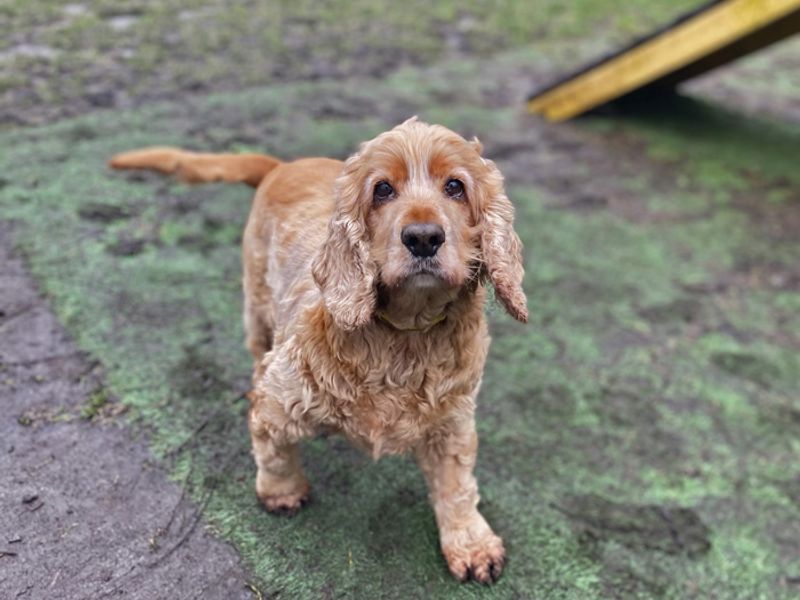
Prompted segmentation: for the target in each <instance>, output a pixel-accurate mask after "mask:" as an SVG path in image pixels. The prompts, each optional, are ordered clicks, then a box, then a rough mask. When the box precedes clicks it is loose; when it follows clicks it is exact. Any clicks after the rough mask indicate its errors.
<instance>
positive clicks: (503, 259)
mask: <svg viewBox="0 0 800 600" xmlns="http://www.w3.org/2000/svg"><path fill="white" fill-rule="evenodd" d="M473 144H477V146H478V147H480V143H479V142H478V141H477V140H475V141H474V142H473ZM483 161H484V164H485V166H486V169H487V173H486V176H485V178H484V181H483V182H482V186H481V187H482V188H483V195H484V197H483V202H482V205H483V206H482V210H481V211H480V214H479V218H478V220H479V222H480V223H482V231H481V250H482V252H483V262H484V265H485V270H486V272H487V274H488V276H489V279H490V280H491V282H492V285H493V286H494V291H495V295H496V296H497V298H498V299H499V300H500V302H502V303H503V306H505V308H506V310H507V311H508V313H509V314H510V315H511V316H512V317H514V318H515V319H516V320H517V321H521V322H523V323H526V322H527V321H528V302H527V299H526V298H525V292H524V291H523V289H522V277H523V275H524V274H525V272H524V270H523V268H522V242H520V240H519V236H517V233H516V232H515V231H514V206H513V205H512V204H511V202H510V201H509V199H508V197H507V196H506V192H505V189H504V188H503V176H502V175H501V174H500V170H499V169H498V168H497V167H496V166H495V164H494V163H493V162H492V161H490V160H486V159H483Z"/></svg>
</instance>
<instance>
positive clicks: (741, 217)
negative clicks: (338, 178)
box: [0, 49, 800, 598]
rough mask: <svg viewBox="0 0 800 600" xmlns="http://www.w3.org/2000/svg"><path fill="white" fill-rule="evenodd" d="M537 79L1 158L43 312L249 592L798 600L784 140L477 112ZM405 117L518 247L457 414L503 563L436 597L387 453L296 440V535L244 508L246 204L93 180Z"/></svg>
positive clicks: (703, 115) (773, 134) (213, 122)
mask: <svg viewBox="0 0 800 600" xmlns="http://www.w3.org/2000/svg"><path fill="white" fill-rule="evenodd" d="M542 60H544V59H543V57H542V55H541V54H540V51H539V50H538V49H537V50H533V49H531V50H526V49H522V50H519V51H515V52H511V53H506V54H502V55H498V56H496V57H495V58H494V59H492V61H491V62H488V61H484V62H480V61H476V60H459V61H451V62H443V63H440V64H438V65H435V66H432V67H428V68H425V69H419V68H415V69H411V68H409V69H406V70H403V71H400V72H398V73H395V74H393V75H391V76H390V77H387V78H386V79H385V80H384V81H381V82H378V81H375V80H372V79H370V80H364V79H346V80H343V81H340V82H317V83H295V84H290V85H281V86H277V85H273V86H270V87H269V88H256V89H253V90H250V91H247V92H240V93H238V92H237V93H228V94H218V95H214V96H211V97H208V98H199V97H187V98H183V99H181V101H179V102H172V103H165V104H160V105H157V106H154V107H149V108H146V109H142V110H139V111H135V112H124V113H117V112H98V113H95V114H92V115H89V116H85V117H81V118H78V119H74V120H70V121H64V122H61V123H58V124H55V125H50V126H46V127H41V128H35V129H25V130H16V131H10V132H8V133H5V134H3V136H2V137H0V147H2V148H3V152H2V153H0V173H1V174H2V175H1V177H2V182H0V211H1V214H2V216H3V218H6V219H11V220H13V221H14V222H15V223H16V239H17V242H18V243H19V245H20V247H21V248H22V249H23V250H24V252H25V253H26V255H27V257H28V260H29V264H30V268H31V269H32V271H33V272H34V274H35V275H36V276H37V278H38V280H39V281H40V284H41V286H42V289H43V290H44V292H45V293H46V294H47V295H48V296H49V297H50V298H52V302H53V304H54V306H55V308H56V311H57V313H58V314H59V316H60V318H61V319H62V321H63V322H64V323H65V325H66V326H67V327H68V329H69V330H70V332H71V333H72V334H73V335H74V336H75V337H76V339H77V342H78V344H79V345H80V346H81V348H83V349H84V350H86V351H88V352H90V353H91V354H92V356H94V357H96V358H98V359H99V360H100V361H101V363H102V365H103V366H104V368H105V370H106V381H107V388H108V390H109V393H111V394H113V395H114V396H116V397H119V398H120V400H121V402H123V403H124V404H125V405H127V406H129V407H130V411H129V414H130V415H131V416H132V419H133V420H134V421H135V422H136V423H137V424H138V425H140V426H141V427H142V430H143V431H147V432H148V436H149V440H150V443H151V445H152V448H153V451H154V453H155V454H156V455H157V456H158V457H160V459H161V460H162V461H163V462H164V464H166V465H168V466H169V467H170V468H172V469H173V473H174V476H175V478H176V479H178V480H180V481H182V482H184V485H186V486H187V487H188V488H189V489H190V491H191V493H192V495H193V496H194V497H195V499H196V500H198V501H199V502H201V503H202V505H203V506H204V508H205V516H206V519H207V521H208V523H210V526H211V527H212V528H213V529H214V530H216V531H217V532H219V533H220V534H221V535H222V536H223V537H225V538H226V539H229V540H231V541H232V542H233V543H234V544H235V546H236V547H237V549H238V550H239V551H240V552H241V553H242V555H243V556H244V558H245V559H246V560H247V562H248V563H249V564H250V565H251V566H252V568H253V570H254V573H255V574H256V576H257V577H258V579H259V581H258V582H257V585H258V587H259V588H260V589H261V590H262V591H263V592H264V593H265V594H270V595H273V594H274V595H280V596H282V597H288V598H295V597H308V598H316V597H363V598H377V597H384V598H389V597H393V598H446V597H456V596H457V597H462V596H463V597H484V596H485V597H498V598H514V597H523V598H606V597H623V598H631V597H641V598H662V597H663V598H693V597H695V598H707V597H713V598H784V597H785V598H790V597H793V596H794V595H796V594H797V593H798V587H797V586H798V584H797V581H798V579H797V578H798V577H800V504H799V503H800V399H799V398H798V394H797V390H798V389H800V354H799V353H798V350H799V349H800V337H798V332H800V294H798V288H799V287H800V273H798V270H797V269H798V264H800V243H798V236H797V231H798V227H799V226H800V225H799V224H800V206H799V205H798V200H799V199H800V198H799V194H798V189H800V171H799V170H798V169H797V167H796V162H797V156H798V154H800V127H798V126H797V125H796V124H787V123H785V122H784V123H780V122H773V121H768V120H764V119H755V118H748V117H743V116H741V115H738V114H734V113H731V112H727V111H726V110H725V109H723V108H721V107H718V106H713V105H710V104H705V103H703V102H701V101H693V100H688V99H678V100H677V101H676V102H674V103H672V104H670V105H669V106H667V107H658V106H655V107H651V108H650V110H648V111H640V112H638V113H636V114H635V115H632V116H629V117H628V118H625V119H618V118H613V117H591V118H587V119H584V120H582V121H579V122H577V123H575V124H570V125H562V126H550V125H546V124H543V123H541V122H540V121H538V120H537V119H535V118H533V117H530V116H528V115H526V114H524V113H523V112H522V110H521V108H520V107H517V106H515V107H513V108H504V107H503V106H500V105H498V101H497V99H496V98H495V97H494V95H493V91H494V90H496V89H502V88H503V86H511V85H512V84H513V82H516V81H518V80H519V79H520V78H524V77H525V73H526V72H527V69H528V68H529V66H530V65H531V64H540V63H541V61H542ZM537 61H538V62H537ZM454 82H457V84H458V85H457V86H456V85H454ZM411 114H419V115H420V117H421V118H423V119H425V120H429V121H435V122H442V123H444V124H446V125H448V126H450V127H452V128H454V129H456V130H458V131H460V132H462V133H464V134H468V135H473V134H477V135H479V136H480V137H481V138H482V139H483V140H484V142H485V143H486V146H487V153H488V154H489V156H494V157H496V158H497V159H498V164H499V165H500V167H501V169H502V170H503V171H504V172H505V173H506V175H507V185H508V191H509V194H510V196H511V197H512V199H513V200H514V202H515V204H516V206H517V210H518V213H517V230H518V231H519V233H520V235H521V237H522V239H523V241H524V242H525V245H526V260H527V265H528V269H527V274H526V280H525V286H526V290H527V292H528V297H529V305H530V310H531V322H530V324H529V325H527V326H522V325H519V324H517V323H514V322H512V321H511V320H510V319H509V318H507V317H506V316H505V315H504V314H503V313H502V311H501V310H500V309H499V308H498V307H497V306H494V305H492V306H491V307H490V309H489V316H490V319H491V329H492V333H493V338H494V341H493V345H492V351H491V355H490V359H489V362H488V364H487V368H486V373H485V378H484V385H483V390H482V393H481V396H480V399H479V424H478V427H479V433H480V438H481V449H480V456H479V462H478V468H477V475H478V479H479V481H480V484H481V492H482V498H483V501H482V510H483V512H484V514H485V515H486V517H487V518H488V520H489V521H490V522H491V523H492V524H493V526H494V527H495V529H496V531H497V532H498V533H499V534H501V535H502V536H503V538H504V539H505V541H506V548H507V550H508V553H509V557H510V562H509V564H508V567H507V570H506V572H505V574H504V576H503V578H502V579H501V580H500V582H499V583H497V584H496V585H495V586H493V587H491V588H485V587H480V586H477V585H461V584H458V583H456V582H455V581H453V580H452V579H451V577H450V576H449V574H448V573H447V569H446V566H445V564H444V561H443V559H442V558H441V556H440V553H439V549H438V539H437V532H436V528H435V524H434V519H433V514H432V512H431V509H430V508H429V506H428V503H427V499H426V491H425V487H424V483H423V480H422V478H421V476H420V474H419V473H418V470H417V468H416V467H415V465H414V464H413V462H412V461H411V460H410V459H409V458H390V459H384V460H381V461H380V462H378V463H373V462H372V461H371V460H370V459H369V458H368V457H366V456H365V455H363V454H360V453H358V452H357V451H355V450H353V449H351V448H350V447H349V446H348V445H347V444H346V443H345V442H344V441H343V440H341V439H338V438H328V439H318V440H314V441H311V442H309V443H307V444H305V445H304V448H303V456H304V462H305V464H306V467H307V471H308V474H309V477H310V479H311V481H312V485H313V486H314V502H313V503H312V504H311V505H310V506H309V507H308V508H306V509H305V510H304V511H303V512H301V513H300V514H299V515H298V516H297V517H295V518H293V519H283V518H278V517H273V516H270V515H267V514H265V513H264V512H263V511H261V510H260V509H259V507H258V504H257V501H256V499H255V496H254V493H253V475H254V472H253V471H254V469H253V466H252V461H251V458H250V456H249V439H248V435H247V431H246V427H245V411H246V402H245V401H244V400H243V399H242V398H241V397H240V395H241V391H243V390H244V389H246V387H247V383H248V380H249V367H250V361H249V357H248V355H247V354H246V352H245V350H244V348H243V345H242V338H243V334H242V328H241V306H240V305H241V294H240V289H239V280H240V266H239V248H238V242H239V236H240V232H241V228H242V225H243V223H244V221H245V218H246V215H247V212H248V209H249V199H250V196H251V192H250V190H249V189H247V188H238V187H233V186H221V185H211V186H204V187H197V188H190V187H186V186H183V185H180V184H175V183H173V182H169V181H166V180H164V179H161V178H159V177H156V176H151V175H146V174H145V175H143V174H122V173H114V172H110V171H109V170H107V169H106V167H105V160H106V159H107V158H108V157H109V156H110V155H112V154H113V153H115V152H117V151H121V150H125V149H130V148H135V147H139V146H143V145H149V144H177V145H181V146H186V147H191V148H197V149H204V150H205V149H218V150H222V149H230V148H234V149H250V148H258V149H262V150H265V151H269V152H273V153H275V154H279V155H280V156H283V157H293V156H300V155H308V154H312V155H317V154H319V155H330V156H337V157H343V156H346V155H347V154H348V153H349V152H351V151H352V150H353V149H354V148H355V146H356V144H357V143H358V142H359V141H361V140H363V139H366V138H368V137H370V136H372V135H374V134H375V133H377V132H379V131H382V130H384V129H386V128H387V127H389V126H391V125H393V124H395V123H397V122H398V121H400V120H402V119H403V118H405V117H407V116H410V115H411Z"/></svg>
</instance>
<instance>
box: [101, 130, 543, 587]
mask: <svg viewBox="0 0 800 600" xmlns="http://www.w3.org/2000/svg"><path fill="white" fill-rule="evenodd" d="M481 151H482V148H481V145H480V143H479V142H478V141H477V140H473V141H471V142H468V141H466V140H464V139H463V138H462V137H460V136H458V135H457V134H455V133H453V132H452V131H450V130H448V129H446V128H444V127H441V126H438V125H428V124H425V123H422V122H420V121H418V120H417V119H416V118H414V119H410V120H408V121H406V122H405V123H403V124H401V125H399V126H397V127H395V128H394V129H392V130H390V131H388V132H385V133H383V134H381V135H379V136H378V137H376V138H375V139H373V140H371V141H369V142H366V143H364V144H362V146H361V148H360V149H359V151H358V152H357V153H356V154H354V155H353V156H351V157H350V158H349V159H348V160H347V161H346V162H344V163H341V162H339V161H336V160H331V159H327V158H310V159H301V160H297V161H294V162H288V163H285V162H281V161H279V160H278V159H275V158H272V157H267V156H259V155H209V154H194V153H189V152H184V151H181V150H177V149H174V148H151V149H145V150H141V151H136V152H131V153H126V154H122V155H119V156H116V157H114V159H112V161H111V165H112V166H113V167H116V168H150V169H156V170H159V171H162V172H168V173H175V174H177V175H178V176H180V177H182V178H183V179H185V180H189V181H215V180H223V181H240V182H246V183H249V184H250V185H253V186H257V187H258V190H257V192H256V195H255V199H254V201H253V207H252V210H251V213H250V217H249V219H248V222H247V226H246V229H245V232H244V239H243V253H242V258H243V264H244V297H245V310H244V313H245V314H244V319H245V327H246V332H247V346H248V348H249V350H250V352H251V353H252V355H253V360H254V362H255V368H254V375H253V391H252V392H251V394H250V397H251V408H250V416H249V427H250V432H251V435H252V442H253V455H254V457H255V461H256V465H257V476H256V493H257V494H258V497H259V498H260V499H261V501H262V503H263V504H264V506H265V507H266V508H267V509H268V510H270V511H274V512H289V513H291V512H294V511H296V510H297V509H299V508H300V507H301V506H302V505H303V504H304V503H305V502H306V500H307V499H308V496H309V490H310V487H309V484H308V481H307V480H306V478H305V476H304V475H303V472H302V469H301V466H300V460H299V456H298V447H297V444H298V442H299V441H300V440H301V439H302V438H305V437H308V436H312V435H314V434H315V433H317V432H319V431H322V430H328V431H335V432H339V433H342V434H344V435H345V436H347V437H348V438H349V439H350V440H352V441H353V442H354V443H355V444H357V445H358V446H360V447H362V448H364V449H365V450H367V451H368V452H370V453H371V454H372V455H373V456H374V457H376V458H377V457H379V456H380V455H382V454H388V453H400V452H406V451H411V452H413V453H414V455H415V457H416V459H417V461H418V463H419V465H420V467H421V469H422V471H423V473H424V475H425V478H426V480H427V482H428V486H429V489H430V498H431V502H432V504H433V508H434V512H435V515H436V521H437V524H438V526H439V531H440V541H441V547H442V551H443V553H444V556H445V558H446V560H447V563H448V565H449V567H450V571H451V572H452V573H453V575H455V576H456V577H458V578H460V579H462V580H464V579H468V578H473V579H475V580H477V581H481V582H488V581H492V580H495V579H496V578H497V577H498V576H499V575H500V572H501V570H502V568H503V563H504V560H505V551H504V549H503V543H502V541H501V539H500V538H499V537H498V536H497V535H495V534H494V532H493V531H492V530H491V528H490V527H489V525H488V524H487V523H486V521H485V520H484V518H483V517H482V516H481V514H480V513H479V512H478V509H477V505H478V488H477V483H476V481H475V478H474V476H473V474H472V472H473V468H474V466H475V457H476V453H477V446H478V440H477V436H476V434H475V416H474V413H475V397H476V395H477V393H478V388H479V386H480V382H481V375H482V371H483V365H484V361H485V359H486V353H487V350H488V347H489V335H488V333H487V326H486V320H485V318H484V314H483V309H484V304H485V301H486V292H485V289H484V285H485V283H486V282H491V284H492V285H493V286H494V289H495V294H496V297H497V298H498V299H499V300H500V302H501V303H502V304H503V305H504V306H505V308H506V309H507V310H508V312H509V313H510V314H511V315H512V316H513V317H514V318H516V319H518V320H520V321H525V320H526V319H527V308H526V299H525V294H524V292H523V290H522V287H521V285H522V276H523V268H522V262H521V255H522V246H521V244H520V241H519V238H518V237H517V235H516V233H515V232H514V229H513V218H514V210H513V207H512V205H511V203H510V202H509V200H508V198H507V197H506V194H505V192H504V190H503V178H502V176H501V175H500V173H499V171H498V170H497V168H496V167H495V165H494V164H493V163H492V162H491V161H489V160H486V159H484V158H482V157H481ZM453 180H455V182H456V183H452V181H453ZM386 185H388V187H386ZM387 190H390V191H391V193H389V192H387ZM420 224H422V225H423V230H421V231H423V234H424V235H423V234H421V235H422V237H421V238H415V237H413V236H412V237H410V238H409V236H408V232H409V231H411V232H415V231H417V232H418V231H419V229H418V228H419V226H420ZM414 227H417V229H414ZM424 228H427V229H424ZM430 231H434V232H435V233H434V234H430V236H429V237H425V235H428V234H427V233H424V232H430ZM431 236H433V237H431ZM437 236H438V237H437ZM420 239H422V240H423V242H424V243H427V244H428V246H426V247H425V248H424V249H422V250H420V249H419V248H418V247H415V246H414V244H417V243H420V242H419V240H420Z"/></svg>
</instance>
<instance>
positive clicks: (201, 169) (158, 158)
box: [108, 146, 281, 187]
mask: <svg viewBox="0 0 800 600" xmlns="http://www.w3.org/2000/svg"><path fill="white" fill-rule="evenodd" d="M108 164H109V166H110V167H113V168H114V169H149V170H152V171H159V172H161V173H167V174H170V175H175V176H177V177H178V179H180V180H181V181H185V182H186V183H207V182H212V181H227V182H230V183H246V184H247V185H249V186H252V187H258V184H259V183H261V180H262V179H264V177H266V175H267V173H269V172H270V171H272V169H274V168H275V167H277V166H278V165H280V164H281V161H280V160H278V159H277V158H274V157H272V156H267V155H266V154H205V153H203V154H201V153H197V152H188V151H186V150H181V149H180V148H169V147H164V146H154V147H151V148H141V149H139V150H132V151H130V152H123V153H122V154H117V155H116V156H114V157H113V158H112V159H111V160H110V161H108Z"/></svg>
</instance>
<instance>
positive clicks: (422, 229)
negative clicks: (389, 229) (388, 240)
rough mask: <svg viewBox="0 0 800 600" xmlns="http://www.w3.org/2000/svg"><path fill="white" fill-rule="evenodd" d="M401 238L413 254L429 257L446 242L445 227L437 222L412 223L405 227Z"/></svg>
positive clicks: (419, 256)
mask: <svg viewBox="0 0 800 600" xmlns="http://www.w3.org/2000/svg"><path fill="white" fill-rule="evenodd" d="M400 239H401V240H403V245H404V246H405V247H406V248H408V251H409V252H411V254H413V255H414V256H416V257H418V258H428V257H431V256H433V255H434V254H436V251H437V250H439V246H441V245H442V244H444V229H442V227H441V225H436V224H435V223H412V224H411V225H406V226H405V227H403V231H402V233H401V234H400Z"/></svg>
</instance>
